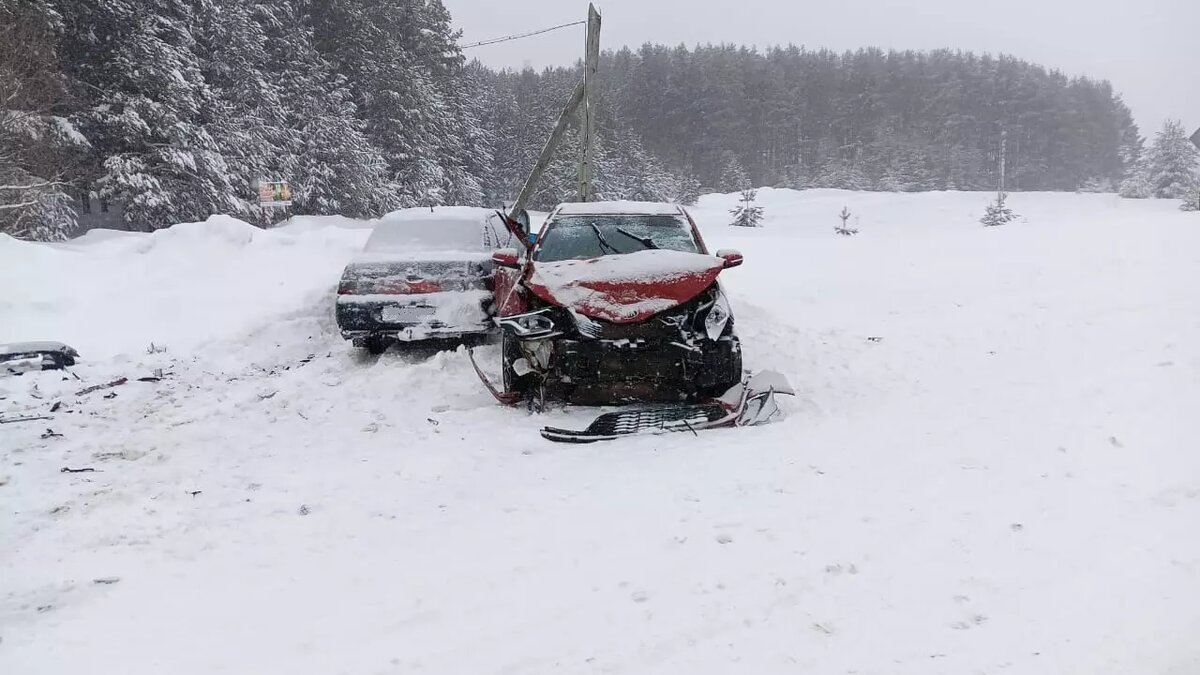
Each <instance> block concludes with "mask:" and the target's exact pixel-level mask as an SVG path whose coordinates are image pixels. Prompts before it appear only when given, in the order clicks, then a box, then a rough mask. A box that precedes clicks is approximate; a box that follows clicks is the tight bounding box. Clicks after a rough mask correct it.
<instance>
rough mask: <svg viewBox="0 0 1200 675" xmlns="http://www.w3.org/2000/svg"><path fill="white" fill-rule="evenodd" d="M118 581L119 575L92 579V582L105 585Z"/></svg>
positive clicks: (119, 579)
mask: <svg viewBox="0 0 1200 675" xmlns="http://www.w3.org/2000/svg"><path fill="white" fill-rule="evenodd" d="M120 581H121V577H96V578H95V579H92V583H93V584H102V585H105V586H111V585H112V584H115V583H118V582H120Z"/></svg>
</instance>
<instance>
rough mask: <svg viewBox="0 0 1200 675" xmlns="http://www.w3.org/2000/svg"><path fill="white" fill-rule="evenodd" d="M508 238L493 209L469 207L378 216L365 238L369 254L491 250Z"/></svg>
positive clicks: (438, 208) (408, 211)
mask: <svg viewBox="0 0 1200 675" xmlns="http://www.w3.org/2000/svg"><path fill="white" fill-rule="evenodd" d="M507 240H508V231H507V230H505V229H504V226H503V225H502V224H501V223H500V222H499V221H498V219H496V218H495V212H494V211H490V210H488V209H482V208H475V207H471V206H439V207H435V208H433V209H429V208H415V209H402V210H400V211H394V212H392V213H389V214H388V215H386V216H384V217H383V218H380V219H379V222H378V224H376V225H375V229H374V231H372V232H371V236H370V238H368V239H367V245H366V246H365V247H364V249H363V250H364V251H366V252H368V253H378V252H398V253H401V252H402V253H413V252H417V251H472V252H480V251H490V250H492V249H494V248H497V247H498V246H501V245H503V243H504V242H506V241H507Z"/></svg>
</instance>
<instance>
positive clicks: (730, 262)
mask: <svg viewBox="0 0 1200 675" xmlns="http://www.w3.org/2000/svg"><path fill="white" fill-rule="evenodd" d="M717 257H718V258H720V259H721V260H724V261H725V269H729V268H730V267H737V266H738V265H741V264H742V261H743V260H744V258H743V257H742V252H741V251H735V250H734V249H732V248H723V249H721V250H719V251H717Z"/></svg>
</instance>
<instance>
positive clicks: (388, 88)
mask: <svg viewBox="0 0 1200 675" xmlns="http://www.w3.org/2000/svg"><path fill="white" fill-rule="evenodd" d="M434 1H436V0H434ZM429 4H430V3H429V2H427V1H426V0H339V1H338V2H330V1H328V0H324V1H321V2H314V3H313V18H312V21H313V26H314V29H315V40H316V45H317V48H318V51H319V52H320V53H321V54H322V55H324V56H325V57H326V58H328V59H329V60H330V61H331V62H332V63H333V64H334V67H335V69H336V72H338V73H340V74H342V75H344V76H346V78H347V81H348V82H349V84H350V85H351V91H352V93H353V97H354V103H355V105H356V106H357V108H358V112H359V115H360V116H361V118H362V119H363V120H364V121H365V122H366V127H365V131H366V134H367V137H368V138H370V139H371V143H372V145H373V146H374V147H376V148H377V149H378V150H379V151H380V153H381V154H382V155H383V157H384V159H385V161H386V162H387V165H388V172H389V175H390V176H391V179H392V181H393V183H394V184H395V192H396V193H397V194H398V195H399V196H400V201H401V205H403V206H417V205H432V204H440V203H442V202H443V200H444V198H445V196H446V194H445V193H446V185H447V182H448V181H447V178H446V175H445V171H444V169H443V167H442V165H441V164H439V161H438V160H439V158H438V156H437V155H438V150H439V149H440V148H442V147H445V145H446V140H445V138H446V134H447V133H450V132H451V130H452V127H453V123H452V122H451V121H450V119H449V118H450V117H451V111H450V110H449V107H448V106H447V104H446V100H445V96H444V95H443V92H441V91H439V89H438V83H437V82H436V78H437V74H436V73H435V72H434V64H433V63H432V61H431V59H435V58H442V57H443V56H444V55H443V54H438V53H436V52H435V51H434V50H433V49H431V47H430V45H431V43H432V42H435V41H438V40H440V36H431V35H427V34H426V32H425V31H429V30H433V29H434V28H433V22H432V21H431V19H430V16H429V10H428V5H429ZM438 4H440V3H438ZM439 67H440V66H439Z"/></svg>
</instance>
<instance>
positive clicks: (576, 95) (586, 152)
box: [510, 4, 600, 213]
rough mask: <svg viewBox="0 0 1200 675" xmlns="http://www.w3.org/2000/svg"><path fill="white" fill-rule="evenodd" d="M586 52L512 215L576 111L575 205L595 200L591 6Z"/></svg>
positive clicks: (596, 43) (595, 58)
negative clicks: (580, 76) (580, 73)
mask: <svg viewBox="0 0 1200 675" xmlns="http://www.w3.org/2000/svg"><path fill="white" fill-rule="evenodd" d="M585 49H586V51H585V52H584V60H583V79H581V80H580V81H579V84H577V85H575V89H574V90H573V91H572V92H571V97H570V98H569V99H567V105H566V106H564V107H563V110H562V113H561V114H560V115H559V116H558V122H557V123H556V124H555V125H554V130H553V131H552V132H550V138H548V139H546V145H544V146H542V154H540V155H538V159H537V162H535V163H534V165H533V169H532V170H531V171H530V172H529V176H528V177H527V178H526V179H525V184H524V185H522V186H521V191H520V192H519V193H518V194H517V199H516V201H514V202H513V204H512V206H511V207H510V210H511V212H512V213H516V212H518V211H521V210H523V209H524V208H525V205H526V204H528V203H529V198H530V197H532V196H533V191H534V190H535V189H536V188H537V184H538V182H539V181H541V179H542V174H543V173H545V172H546V167H548V166H550V160H551V159H553V158H554V151H555V150H557V149H558V144H559V142H561V141H562V137H563V133H565V132H566V130H567V125H569V124H570V122H571V118H572V117H573V116H574V115H575V113H576V111H579V110H581V106H582V116H581V120H580V137H581V141H582V142H581V143H580V145H581V147H582V150H581V151H580V153H581V154H580V158H579V182H578V195H577V196H578V201H581V202H586V201H591V200H593V199H595V192H593V190H592V179H593V178H594V177H595V157H596V152H595V143H596V99H595V91H596V72H597V71H598V70H599V67H600V13H599V12H597V11H596V7H595V6H594V5H591V4H589V5H588V20H587V42H586V44H585Z"/></svg>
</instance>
